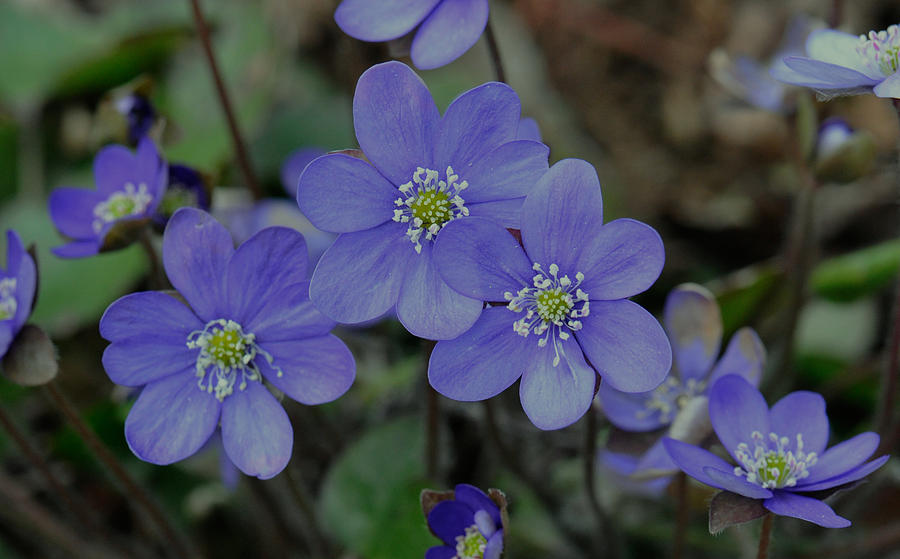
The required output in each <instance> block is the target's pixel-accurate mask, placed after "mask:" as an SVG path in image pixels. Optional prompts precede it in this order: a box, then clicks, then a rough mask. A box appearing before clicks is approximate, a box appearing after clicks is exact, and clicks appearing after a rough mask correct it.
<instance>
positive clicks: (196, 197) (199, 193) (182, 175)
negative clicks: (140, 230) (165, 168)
mask: <svg viewBox="0 0 900 559" xmlns="http://www.w3.org/2000/svg"><path fill="white" fill-rule="evenodd" d="M209 199H210V195H209V188H208V187H207V184H206V181H205V180H204V179H203V175H201V174H200V173H199V172H198V171H197V170H196V169H194V168H192V167H188V166H187V165H181V164H177V163H173V164H171V165H169V180H168V185H167V186H166V191H165V193H164V194H163V196H162V200H161V201H160V203H159V206H158V207H157V208H156V213H155V214H153V224H154V225H155V226H156V227H158V228H159V229H160V230H162V229H164V228H165V226H166V223H167V222H168V221H169V218H170V217H172V215H173V214H174V213H175V212H176V211H177V210H179V209H181V208H198V209H201V210H204V211H209V206H210V200H209Z"/></svg>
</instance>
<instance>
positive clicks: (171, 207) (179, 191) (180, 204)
mask: <svg viewBox="0 0 900 559" xmlns="http://www.w3.org/2000/svg"><path fill="white" fill-rule="evenodd" d="M197 204H198V197H197V194H196V193H195V192H193V191H191V190H190V189H189V188H187V187H186V186H183V185H181V184H170V185H169V186H168V188H167V189H166V193H165V194H163V197H162V200H160V201H159V213H161V214H162V215H164V216H165V217H172V214H174V213H175V212H176V211H177V210H178V209H180V208H196V207H197Z"/></svg>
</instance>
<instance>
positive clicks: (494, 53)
mask: <svg viewBox="0 0 900 559" xmlns="http://www.w3.org/2000/svg"><path fill="white" fill-rule="evenodd" d="M484 37H485V39H487V44H488V51H490V53H491V63H492V64H493V65H494V73H495V74H496V75H497V81H498V82H503V83H506V71H505V70H504V69H503V60H502V59H501V58H500V47H498V46H497V38H496V37H495V36H494V26H493V25H491V19H490V18H488V22H487V25H486V26H485V27H484Z"/></svg>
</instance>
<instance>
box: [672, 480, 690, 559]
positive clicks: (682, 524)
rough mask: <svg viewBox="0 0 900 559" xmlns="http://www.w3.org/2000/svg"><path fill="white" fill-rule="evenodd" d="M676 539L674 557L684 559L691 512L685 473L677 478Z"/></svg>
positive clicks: (673, 549)
mask: <svg viewBox="0 0 900 559" xmlns="http://www.w3.org/2000/svg"><path fill="white" fill-rule="evenodd" d="M675 499H676V501H677V503H676V505H675V506H676V507H677V508H676V513H675V537H674V538H673V544H672V557H673V558H674V559H683V557H684V547H685V545H684V544H685V539H686V536H687V527H688V520H689V517H690V510H689V509H688V481H687V476H686V475H685V473H684V472H678V475H676V476H675Z"/></svg>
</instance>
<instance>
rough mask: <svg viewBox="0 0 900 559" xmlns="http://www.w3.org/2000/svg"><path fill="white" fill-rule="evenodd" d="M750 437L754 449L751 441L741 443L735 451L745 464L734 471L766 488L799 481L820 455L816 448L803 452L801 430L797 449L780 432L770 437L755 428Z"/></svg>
mask: <svg viewBox="0 0 900 559" xmlns="http://www.w3.org/2000/svg"><path fill="white" fill-rule="evenodd" d="M750 437H751V438H752V439H753V449H752V450H751V449H750V446H749V445H748V444H747V443H741V444H739V445H738V447H737V450H736V451H735V453H734V455H735V457H736V458H737V459H738V461H739V462H740V463H741V466H743V467H741V466H735V468H734V474H735V475H736V476H740V477H746V478H747V481H749V482H750V483H755V484H757V485H760V486H762V487H763V488H765V489H780V488H782V487H793V486H795V485H797V481H799V480H801V479H803V478H805V477H807V476H808V475H809V470H808V468H809V467H810V466H813V465H814V464H815V463H816V461H817V459H818V458H817V457H816V453H815V452H810V453H809V454H806V453H805V452H803V435H801V434H799V433H798V434H797V444H796V445H795V447H794V448H793V449H791V448H790V446H791V444H790V443H791V440H790V439H789V438H788V437H779V436H778V435H777V434H776V433H769V438H768V441H767V440H766V439H765V437H763V434H762V433H760V432H759V431H754V432H753V433H752V434H751V435H750Z"/></svg>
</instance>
